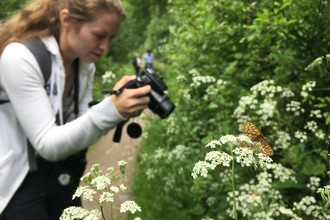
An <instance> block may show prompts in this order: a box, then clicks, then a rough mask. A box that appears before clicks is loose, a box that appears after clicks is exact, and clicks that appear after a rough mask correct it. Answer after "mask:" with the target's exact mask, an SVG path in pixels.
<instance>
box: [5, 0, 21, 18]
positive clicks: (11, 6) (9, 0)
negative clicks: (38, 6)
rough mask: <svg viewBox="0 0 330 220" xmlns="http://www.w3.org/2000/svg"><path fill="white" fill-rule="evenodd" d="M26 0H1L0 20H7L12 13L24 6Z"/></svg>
mask: <svg viewBox="0 0 330 220" xmlns="http://www.w3.org/2000/svg"><path fill="white" fill-rule="evenodd" d="M26 2H27V0H1V1H0V8H1V10H0V20H1V19H4V20H5V19H6V18H8V17H9V16H10V15H11V14H12V13H13V12H15V11H17V10H18V9H20V8H21V6H22V5H24V4H25V3H26Z"/></svg>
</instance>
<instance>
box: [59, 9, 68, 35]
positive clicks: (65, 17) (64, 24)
mask: <svg viewBox="0 0 330 220" xmlns="http://www.w3.org/2000/svg"><path fill="white" fill-rule="evenodd" d="M60 22H61V26H62V28H64V29H66V30H68V29H70V16H69V10H68V9H62V10H61V11H60Z"/></svg>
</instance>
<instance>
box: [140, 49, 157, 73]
mask: <svg viewBox="0 0 330 220" xmlns="http://www.w3.org/2000/svg"><path fill="white" fill-rule="evenodd" d="M154 58H155V56H154V55H153V53H152V51H151V49H148V50H147V52H146V53H145V54H143V56H142V59H143V61H144V68H145V69H147V68H150V69H154V65H153V61H154Z"/></svg>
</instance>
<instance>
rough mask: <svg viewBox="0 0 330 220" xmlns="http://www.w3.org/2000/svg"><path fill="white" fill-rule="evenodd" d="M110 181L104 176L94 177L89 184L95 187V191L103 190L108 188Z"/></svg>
mask: <svg viewBox="0 0 330 220" xmlns="http://www.w3.org/2000/svg"><path fill="white" fill-rule="evenodd" d="M110 183H111V180H110V179H109V178H108V177H106V176H103V175H102V176H97V177H95V178H94V179H93V180H92V182H91V184H92V185H93V186H95V187H96V189H97V190H103V189H105V188H107V187H108V186H110Z"/></svg>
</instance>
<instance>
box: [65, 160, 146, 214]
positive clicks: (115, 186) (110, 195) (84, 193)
mask: <svg viewBox="0 0 330 220" xmlns="http://www.w3.org/2000/svg"><path fill="white" fill-rule="evenodd" d="M126 165H127V162H125V161H123V160H122V161H119V162H118V166H119V170H120V172H121V175H117V174H116V173H115V171H114V169H113V168H112V167H110V168H108V169H107V171H106V172H105V173H103V171H102V170H100V169H99V164H94V165H93V166H92V167H91V169H90V171H89V172H88V173H86V174H85V175H84V176H83V177H81V179H80V180H81V181H83V182H84V183H85V185H83V186H79V187H78V188H77V190H76V192H75V193H74V195H73V197H72V199H74V198H76V197H81V198H83V199H86V200H89V201H95V202H97V203H98V205H99V207H100V210H90V211H89V210H86V209H84V208H82V207H72V206H71V207H68V208H66V209H65V210H64V211H63V214H62V215H61V217H60V220H74V219H85V220H87V219H88V220H94V219H95V220H99V219H100V218H101V216H102V218H103V219H105V217H104V213H103V212H104V209H103V208H104V207H109V208H110V211H111V210H112V209H113V208H115V207H114V204H113V203H114V196H115V195H116V194H117V193H119V192H124V191H125V190H126V189H127V188H126V186H125V185H124V184H123V183H122V181H123V179H124V177H125V170H126ZM127 211H129V212H131V213H135V212H136V211H140V212H141V207H139V206H138V205H137V204H136V203H135V202H134V201H125V202H123V203H122V204H121V205H120V212H127ZM110 213H112V211H111V212H110ZM111 219H113V216H111Z"/></svg>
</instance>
